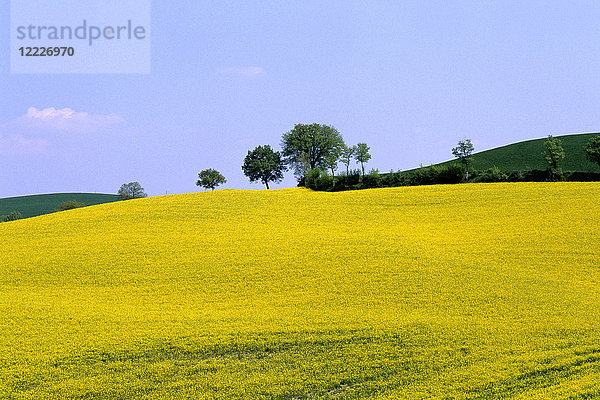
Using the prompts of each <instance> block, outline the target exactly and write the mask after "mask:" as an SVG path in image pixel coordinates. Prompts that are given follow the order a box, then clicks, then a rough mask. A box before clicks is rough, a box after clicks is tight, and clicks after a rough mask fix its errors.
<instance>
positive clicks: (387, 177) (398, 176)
mask: <svg viewBox="0 0 600 400" xmlns="http://www.w3.org/2000/svg"><path fill="white" fill-rule="evenodd" d="M409 183H410V180H409V179H408V176H407V175H406V173H404V172H393V171H390V172H388V173H387V174H381V186H382V187H398V186H407V185H408V184H409Z"/></svg>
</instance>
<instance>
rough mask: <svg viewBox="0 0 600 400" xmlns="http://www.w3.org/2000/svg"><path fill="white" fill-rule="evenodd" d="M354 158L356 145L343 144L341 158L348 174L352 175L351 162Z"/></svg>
mask: <svg viewBox="0 0 600 400" xmlns="http://www.w3.org/2000/svg"><path fill="white" fill-rule="evenodd" d="M353 158H354V147H348V146H346V145H343V146H342V148H341V151H340V160H341V161H342V163H343V164H344V165H345V166H346V175H350V163H351V162H352V159H353Z"/></svg>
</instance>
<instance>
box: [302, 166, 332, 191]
mask: <svg viewBox="0 0 600 400" xmlns="http://www.w3.org/2000/svg"><path fill="white" fill-rule="evenodd" d="M304 183H305V185H306V187H307V188H309V189H312V190H321V191H326V190H330V189H331V188H332V187H333V179H332V177H331V176H330V175H327V172H325V171H324V170H322V169H321V168H313V169H311V170H310V171H308V173H307V174H306V178H305V181H304Z"/></svg>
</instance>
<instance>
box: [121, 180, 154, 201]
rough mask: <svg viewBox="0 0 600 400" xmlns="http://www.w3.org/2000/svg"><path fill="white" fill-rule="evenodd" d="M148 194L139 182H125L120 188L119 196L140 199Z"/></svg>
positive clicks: (123, 198)
mask: <svg viewBox="0 0 600 400" xmlns="http://www.w3.org/2000/svg"><path fill="white" fill-rule="evenodd" d="M147 196H148V195H147V194H146V192H144V188H143V187H142V185H140V184H139V182H129V183H124V184H122V185H121V187H120V188H119V197H120V198H121V200H129V199H139V198H141V197H147Z"/></svg>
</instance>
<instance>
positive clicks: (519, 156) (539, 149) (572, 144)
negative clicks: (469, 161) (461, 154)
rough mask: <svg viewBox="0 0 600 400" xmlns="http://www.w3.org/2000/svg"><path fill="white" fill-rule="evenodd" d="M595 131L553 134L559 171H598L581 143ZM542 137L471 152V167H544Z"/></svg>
mask: <svg viewBox="0 0 600 400" xmlns="http://www.w3.org/2000/svg"><path fill="white" fill-rule="evenodd" d="M598 135H600V134H599V133H584V134H577V135H564V136H556V137H557V138H559V139H560V140H561V141H562V145H563V147H564V149H565V159H564V160H563V162H562V164H561V168H562V169H563V171H581V172H600V168H598V166H597V165H596V164H593V163H591V162H590V161H588V160H587V158H586V156H585V151H584V149H583V148H584V146H585V144H586V143H587V142H588V141H589V140H590V139H591V138H592V137H594V136H598ZM545 140H546V139H545V138H543V139H533V140H526V141H523V142H518V143H513V144H509V145H506V146H502V147H497V148H495V149H491V150H486V151H482V152H479V153H475V154H474V155H473V165H472V167H473V168H474V169H479V170H485V169H488V168H492V167H498V168H500V169H501V170H502V171H526V170H533V169H539V170H545V169H546V167H547V164H546V161H545V160H544V156H543V154H542V153H543V152H544V150H545V148H544V141H545ZM456 162H458V161H457V160H451V161H446V162H443V163H439V164H436V165H448V164H451V163H456Z"/></svg>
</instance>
